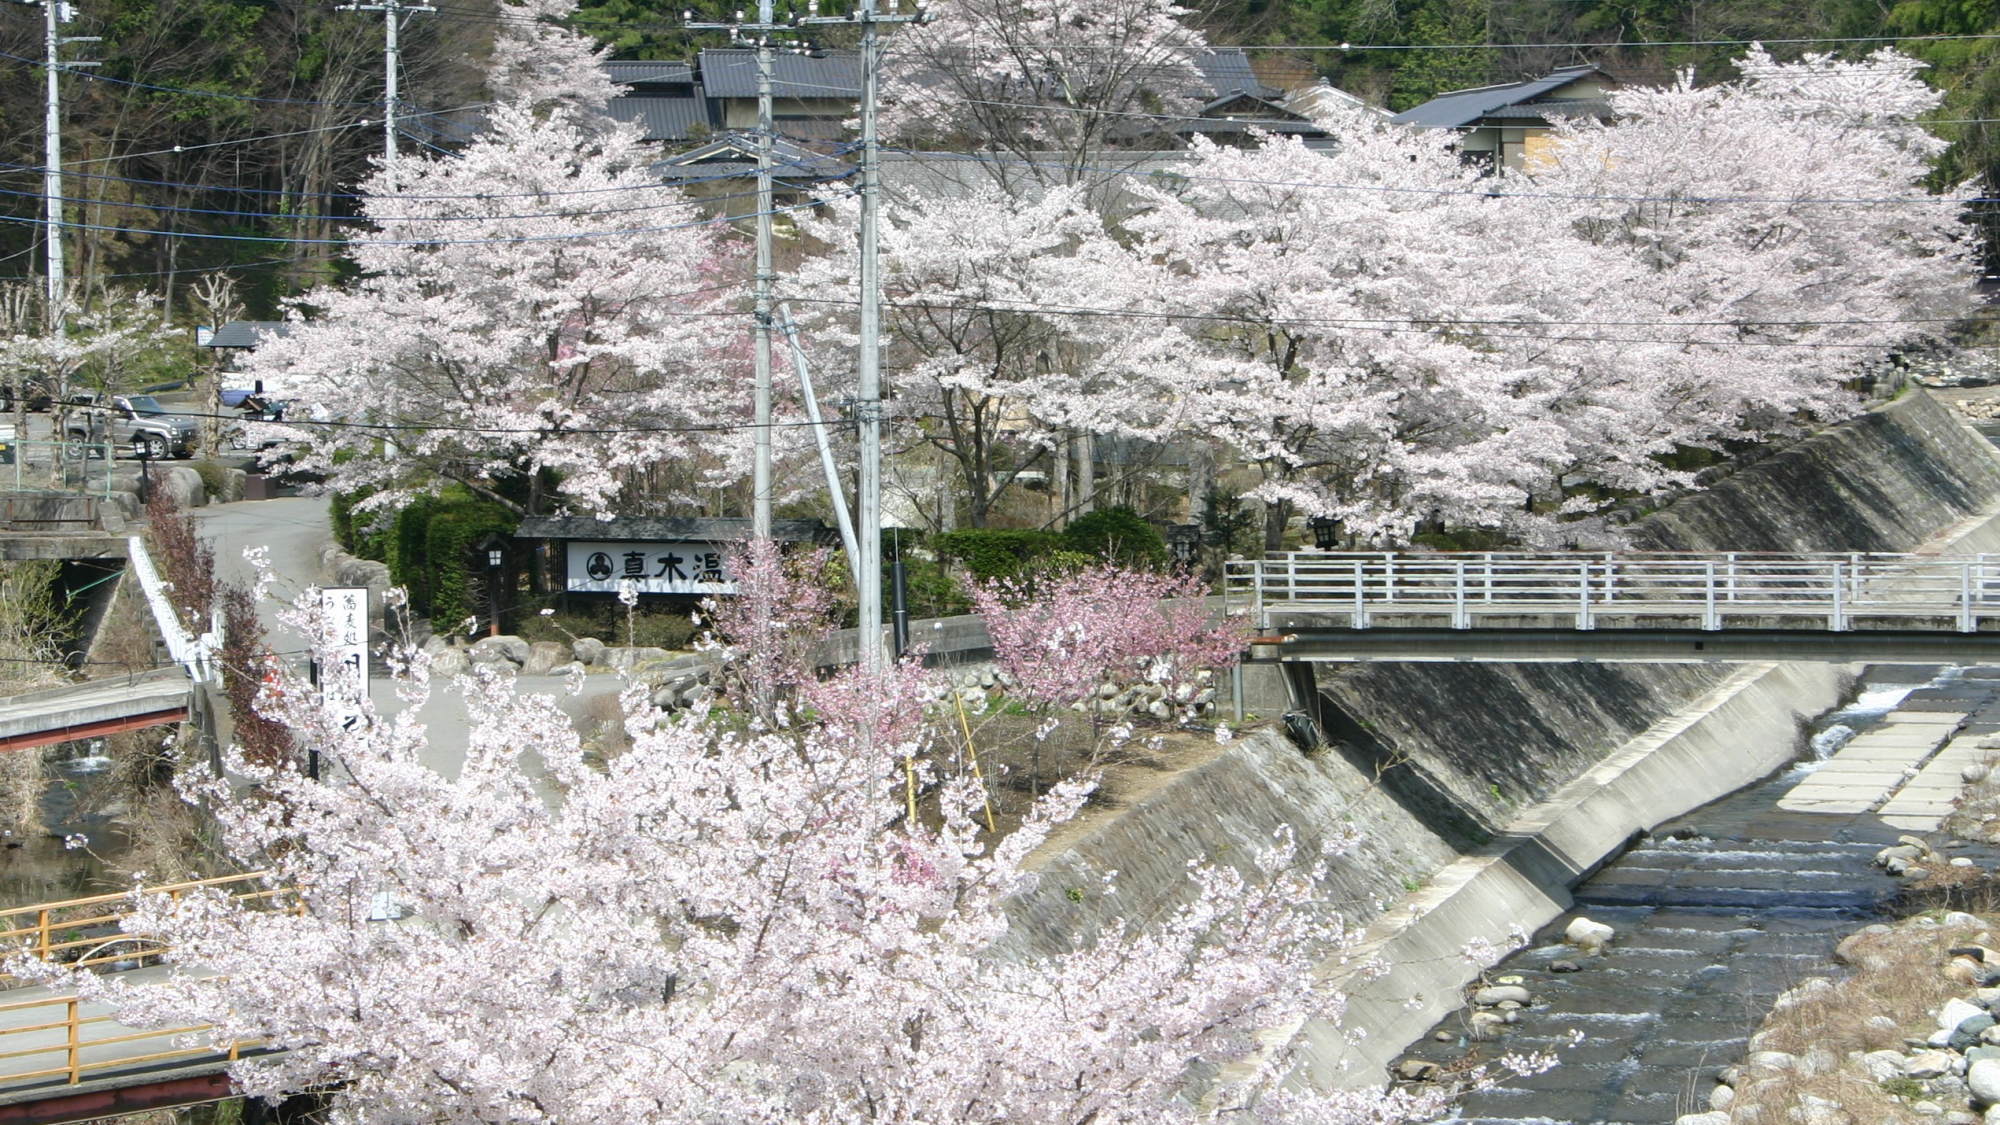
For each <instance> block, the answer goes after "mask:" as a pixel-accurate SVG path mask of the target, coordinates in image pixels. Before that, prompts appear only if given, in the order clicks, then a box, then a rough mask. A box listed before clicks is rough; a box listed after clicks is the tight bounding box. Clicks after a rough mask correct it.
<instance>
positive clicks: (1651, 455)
mask: <svg viewBox="0 0 2000 1125" xmlns="http://www.w3.org/2000/svg"><path fill="white" fill-rule="evenodd" d="M1744 67H1745V71H1746V75H1747V76H1746V78H1745V79H1744V80H1743V81H1741V82H1738V83H1731V84H1727V85H1724V86H1720V87H1714V88H1709V89H1702V90H1696V89H1693V88H1691V87H1689V86H1687V85H1685V84H1683V85H1682V86H1681V87H1678V88H1675V89H1671V90H1661V91H1627V92H1623V93H1620V94H1618V95H1616V97H1615V101H1614V105H1615V108H1616V109H1617V110H1618V111H1619V114H1620V117H1619V119H1617V120H1614V121H1612V122H1609V123H1598V122H1579V123H1575V124H1573V125H1571V126H1569V127H1567V128H1565V129H1564V130H1563V131H1562V133H1561V135H1560V137H1559V138H1558V139H1557V140H1556V141H1555V142H1554V143H1553V145H1552V146H1551V148H1550V149H1549V150H1548V151H1547V152H1546V153H1545V154H1544V155H1543V156H1542V157H1541V158H1540V159H1538V160H1537V161H1535V162H1534V163H1533V164H1532V166H1531V167H1530V169H1529V170H1528V174H1526V175H1521V176H1513V175H1510V176H1507V177H1503V178H1498V179H1489V178H1483V177H1481V176H1480V175H1479V174H1478V172H1477V171H1476V170H1475V169H1472V168H1469V167H1467V166H1464V165H1463V164H1461V163H1460V162H1459V161H1458V159H1457V157H1456V154H1455V153H1454V152H1453V151H1452V148H1451V139H1452V138H1451V135H1450V134H1449V133H1447V132H1443V131H1439V132H1432V133H1416V132H1410V131H1405V130H1401V129H1397V128H1394V127H1392V126H1388V125H1386V124H1384V123H1382V122H1380V121H1378V120H1374V119H1372V118H1369V117H1366V116H1363V115H1359V114H1337V115H1336V116H1335V117H1333V118H1331V119H1330V120H1329V121H1328V122H1327V124H1328V125H1329V126H1330V127H1331V128H1332V129H1333V131H1334V133H1335V134H1336V140H1337V144H1336V147H1335V148H1334V149H1333V150H1332V151H1319V150H1314V149H1308V148H1306V147H1305V146H1304V145H1302V144H1300V143H1298V142H1296V141H1292V140H1284V139H1275V138H1274V139H1272V140H1270V141H1268V142H1267V143H1266V144H1265V145H1264V146H1263V147H1261V148H1258V149H1254V150H1237V149H1224V148H1220V147H1217V146H1213V145H1209V144H1206V143H1203V142H1197V143H1196V144H1195V146H1194V153H1193V157H1194V159H1193V161H1192V162H1191V164H1190V165H1189V167H1187V168H1186V169H1185V170H1184V177H1183V178H1182V179H1181V180H1177V181H1175V182H1174V183H1171V184H1165V185H1149V186H1147V187H1145V188H1143V189H1140V190H1141V191H1142V192H1143V193H1144V194H1146V195H1147V196H1148V197H1149V198H1150V201H1151V203H1152V207H1151V209H1150V210H1149V211H1147V212H1146V213H1144V214H1142V215H1139V216H1137V217H1135V218H1133V219H1131V220H1130V221H1129V222H1128V223H1127V226H1128V227H1129V229H1131V230H1132V231H1134V232H1135V233H1136V234H1137V235H1138V236H1139V238H1140V242H1139V245H1138V247H1137V250H1138V253H1139V254H1140V255H1141V256H1142V257H1143V258H1144V259H1145V260H1146V261H1147V263H1148V264H1149V265H1150V266H1151V267H1152V268H1153V269H1154V270H1156V271H1157V272H1156V273H1155V274H1154V277H1155V279H1156V280H1155V282H1154V284H1155V286H1156V288H1157V290H1158V292H1159V293H1160V294H1161V298H1162V299H1161V300H1160V302H1159V303H1158V305H1157V310H1158V313H1159V315H1161V316H1162V317H1164V318H1166V319H1168V320H1175V321H1178V323H1179V326H1180V331H1181V332H1182V333H1184V334H1185V336H1186V338H1187V339H1188V340H1189V341H1190V342H1191V343H1193V344H1195V345H1198V347H1199V348H1200V350H1201V352H1202V353H1204V355H1205V358H1204V360H1203V361H1202V362H1199V363H1197V364H1193V365H1191V366H1190V368H1189V370H1190V372H1191V375H1192V377H1191V378H1188V379H1187V380H1186V381H1185V390H1184V392H1183V402H1184V406H1185V410H1186V418H1187V420H1188V421H1190V422H1191V423H1192V425H1193V427H1194V429H1195V430H1196V431H1197V432H1201V433H1209V434H1213V435H1215V436H1216V437H1217V438H1219V439H1221V440H1222V441H1223V442H1224V443H1226V445H1227V446H1228V447H1229V448H1230V449H1231V450H1232V451H1233V452H1235V453H1236V454H1237V456H1239V457H1240V458H1241V459H1242V460H1244V461H1245V462H1247V463H1249V464H1251V465H1253V466H1255V467H1256V468H1257V469H1258V470H1259V471H1260V472H1261V474H1262V476H1263V481H1262V484H1261V486H1260V487H1259V488H1257V489H1256V491H1255V495H1257V496H1259V497H1260V498H1261V499H1263V500H1265V501H1266V515H1267V519H1266V527H1265V531H1266V545H1267V547H1269V548H1272V549H1275V548H1276V547H1277V546H1278V545H1279V538H1280V535H1281V533H1282V530H1283V527H1284V524H1285V521H1286V520H1287V519H1288V518H1289V516H1290V515H1291V514H1292V513H1293V512H1295V511H1302V512H1304V513H1305V514H1308V515H1324V516H1331V517H1334V518H1337V519H1340V520H1342V521H1344V522H1345V524H1346V525H1347V528H1348V529H1349V530H1350V531H1351V532H1354V533H1356V534H1359V535H1362V536H1369V537H1372V536H1383V537H1387V538H1390V539H1400V538H1405V537H1407V536H1408V535H1409V534H1410V533H1411V531H1412V530H1413V528H1414V527H1415V526H1416V525H1417V524H1418V523H1419V522H1421V521H1425V520H1441V521H1446V522H1450V523H1455V524H1460V525H1470V526H1481V527H1489V528H1497V529H1500V530H1502V531H1505V532H1507V533H1509V534H1512V535H1515V536H1517V537H1520V538H1522V539H1525V540H1527V541H1530V542H1564V541H1574V540H1576V539H1578V538H1588V537H1591V536H1593V535H1597V534H1601V533H1602V528H1601V525H1600V524H1598V523H1595V522H1592V521H1591V520H1590V519H1589V518H1588V517H1591V516H1592V515H1593V513H1596V512H1598V511H1599V510H1601V508H1602V506H1603V505H1604V504H1606V503H1607V502H1608V501H1607V499H1606V498H1607V497H1615V496H1618V495H1634V494H1646V493H1649V492H1653V491H1657V490H1660V489H1663V488H1667V487H1673V486H1684V485H1687V484H1689V483H1691V480H1690V477H1689V474H1687V473H1686V472H1681V471H1676V470H1674V469H1673V468H1672V467H1671V462H1670V461H1669V459H1668V455H1670V454H1674V453H1676V452H1677V451H1680V450H1683V449H1685V448H1687V447H1704V446H1706V447H1713V446H1718V445H1720V444H1722V443H1724V442H1728V441H1732V440H1748V439H1757V438H1761V437H1764V436H1767V435H1770V434H1773V433H1777V432H1783V431H1786V430H1790V429H1795V428H1797V427H1799V426H1801V425H1805V424H1810V423H1811V422H1812V421H1815V420H1830V419H1836V418H1838V417H1841V416H1843V415H1844V414H1846V413H1849V412H1851V411H1852V410H1854V409H1855V408H1856V405H1857V402H1856V399H1855V397H1854V396H1853V395H1852V394H1851V393H1849V392H1848V391H1847V390H1845V389H1844V387H1843V383H1844V382H1845V381H1847V380H1849V379H1851V378H1853V377H1854V374H1855V372H1856V371H1857V370H1858V369H1859V366H1860V365H1861V364H1862V363H1864V362H1866V361H1871V360H1876V359H1879V358H1880V357H1882V356H1883V355H1885V354H1887V353H1888V352H1889V351H1890V350H1891V349H1894V348H1898V347H1904V346H1909V345H1911V344H1915V343H1920V342H1923V341H1926V340H1930V339H1934V338H1935V337H1937V336H1938V335H1939V334H1940V333H1941V332H1942V331H1943V330H1944V329H1945V328H1946V327H1947V326H1948V324H1949V322H1950V320H1951V319H1952V318H1953V317H1954V316H1956V315H1958V314H1959V313H1961V312H1962V311H1963V310H1964V309H1965V308H1966V302H1967V301H1968V300H1969V297H1970V293H1971V290H1970V284H1969V282H1970V278H1969V274H1968V273H1967V260H1966V257H1965V251H1966V249H1967V248H1968V245H1969V243H1968V240H1967V238H1966V236H1965V231H1964V229H1963V227H1962V225H1961V223H1960V221H1959V219H1958V216H1957V213H1956V211H1957V201H1955V200H1952V199H1945V198H1939V197H1936V196H1931V195H1928V194H1927V193H1926V192H1925V191H1924V189H1923V188H1922V186H1921V178H1922V176H1923V174H1924V171H1925V169H1926V166H1927V159H1928V157H1930V156H1931V155H1934V154H1935V152H1936V150H1937V143H1936V142H1935V141H1933V140H1930V139H1929V138H1927V137H1926V136H1925V135H1924V134H1923V133H1922V132H1921V130H1919V129H1918V128H1917V127H1916V126H1915V125H1914V124H1913V122H1912V115H1914V114H1916V113H1919V112H1921V111H1922V110H1923V109H1924V108H1925V107H1926V106H1928V105H1930V104H1932V101H1933V99H1934V95H1931V94H1929V93H1927V92H1925V91H1924V90H1923V88H1922V87H1921V85H1920V84H1919V83H1917V82H1916V80H1915V79H1914V77H1912V75H1911V70H1912V67H1913V64H1911V63H1910V62H1909V61H1908V60H1907V59H1902V58H1900V56H1895V55H1893V53H1881V54H1878V55H1876V56H1873V57H1871V58H1870V59H1869V60H1867V61H1865V62H1860V63H1850V64H1838V65H1835V64H1834V63H1832V62H1831V60H1824V59H1822V60H1809V61H1808V62H1805V63H1801V64H1799V66H1798V67H1783V66H1777V65H1775V64H1772V63H1771V62H1770V61H1769V59H1768V58H1767V57H1765V56H1762V55H1761V54H1759V53H1753V54H1752V55H1751V56H1749V57H1748V58H1747V59H1746V60H1745V63H1744ZM1800 68H1804V69H1800ZM1822 79H1825V80H1824V81H1823V80H1822Z"/></svg>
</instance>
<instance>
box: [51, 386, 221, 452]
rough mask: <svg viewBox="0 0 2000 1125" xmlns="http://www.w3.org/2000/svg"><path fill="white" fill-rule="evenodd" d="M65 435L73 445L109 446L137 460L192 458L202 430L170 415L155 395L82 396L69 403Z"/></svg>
mask: <svg viewBox="0 0 2000 1125" xmlns="http://www.w3.org/2000/svg"><path fill="white" fill-rule="evenodd" d="M70 404H71V405H70V415H69V421H68V422H67V423H65V425H64V430H63V432H64V434H66V435H67V436H68V438H69V440H71V441H82V442H91V443H101V442H107V441H108V442H110V443H111V444H112V445H113V446H115V447H117V448H118V449H120V450H123V451H129V452H130V453H131V455H132V456H134V457H145V458H152V459H162V458H166V457H192V456H194V451H195V447H196V445H198V444H199V442H200V427H198V426H197V425H196V424H195V420H194V419H192V418H189V417H186V416H185V415H180V414H169V413H167V409H166V407H164V406H161V405H160V403H159V400H157V399H155V398H154V397H153V396H152V395H99V394H80V395H76V396H73V397H72V398H71V399H70Z"/></svg>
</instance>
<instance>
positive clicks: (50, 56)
mask: <svg viewBox="0 0 2000 1125" xmlns="http://www.w3.org/2000/svg"><path fill="white" fill-rule="evenodd" d="M21 2H22V3H28V4H32V3H35V2H36V0H21ZM40 3H41V7H42V72H43V77H44V78H45V79H46V80H47V83H46V86H45V87H44V90H45V93H44V100H43V106H42V217H43V219H44V220H45V223H44V226H43V228H42V245H43V248H44V249H45V250H46V251H47V262H48V269H47V274H48V276H47V278H46V279H45V280H46V281H47V284H48V288H47V290H46V296H47V298H48V311H47V314H46V317H45V327H46V330H47V331H48V332H49V333H51V334H53V333H55V332H58V331H60V330H61V329H62V324H63V316H64V313H65V311H66V310H65V309H64V307H63V305H64V300H65V296H66V292H65V290H66V283H67V280H68V279H67V277H66V273H65V269H64V266H63V240H62V227H63V182H62V82H61V76H62V72H63V70H64V69H65V67H67V68H70V69H78V70H80V69H82V68H84V67H92V66H96V65H97V64H96V63H94V62H72V63H64V62H63V60H62V49H63V45H64V44H66V43H95V42H97V41H98V37H97V36H95V35H64V34H63V33H62V25H63V24H66V23H68V22H69V21H71V20H73V19H75V18H76V7H75V5H73V4H70V3H68V2H67V0H40ZM21 392H22V396H23V397H26V388H21Z"/></svg>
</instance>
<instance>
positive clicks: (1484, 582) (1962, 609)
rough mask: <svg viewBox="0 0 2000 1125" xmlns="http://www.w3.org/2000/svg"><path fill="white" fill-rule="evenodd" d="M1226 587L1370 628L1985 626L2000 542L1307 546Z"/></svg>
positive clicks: (1256, 562)
mask: <svg viewBox="0 0 2000 1125" xmlns="http://www.w3.org/2000/svg"><path fill="white" fill-rule="evenodd" d="M1224 597H1225V600H1226V603H1227V604H1228V605H1229V606H1230V607H1231V608H1235V607H1240V606H1247V607H1248V609H1249V611H1250V612H1251V614H1253V615H1254V617H1255V619H1256V620H1257V621H1258V622H1260V623H1267V622H1268V621H1269V620H1270V614H1271V613H1273V612H1298V613H1311V614H1315V615H1320V616H1333V617H1335V618H1336V619H1341V618H1344V619H1345V621H1346V623H1347V625H1348V626H1350V627H1352V628H1356V629H1366V628H1369V627H1370V626H1371V625H1378V624H1382V623H1383V620H1382V619H1384V618H1389V617H1394V618H1395V619H1396V621H1395V623H1396V624H1399V625H1410V624H1423V623H1429V622H1431V621H1436V622H1439V623H1446V622H1448V623H1449V625H1450V627H1451V628H1454V629H1472V628H1478V627H1482V625H1483V626H1484V627H1495V628H1504V627H1506V626H1507V625H1509V624H1522V622H1505V621H1498V620H1486V621H1483V622H1482V619H1494V618H1521V617H1532V618H1535V619H1538V620H1536V621H1534V622H1532V623H1533V624H1541V623H1543V622H1542V621H1541V620H1540V619H1546V618H1548V617H1550V616H1552V615H1553V616H1557V617H1562V618H1570V619H1572V620H1573V621H1574V627H1575V628H1577V629H1592V628H1595V627H1596V625H1597V621H1598V619H1599V618H1600V617H1616V618H1618V619H1619V624H1620V625H1621V626H1625V625H1628V624H1629V625H1631V626H1634V627H1644V626H1646V625H1664V624H1667V623H1668V622H1667V621H1666V620H1655V619H1671V620H1672V622H1673V623H1675V624H1677V625H1683V626H1685V625H1693V626H1694V627H1697V628H1700V629H1705V630H1721V629H1725V628H1729V627H1731V626H1732V624H1734V625H1747V624H1750V623H1751V622H1750V621H1749V620H1748V619H1751V618H1758V619H1762V620H1760V621H1758V622H1757V624H1759V625H1761V626H1763V627H1770V625H1771V622H1770V620H1769V619H1771V618H1796V619H1799V620H1798V622H1797V623H1796V624H1795V625H1792V627H1797V628H1809V629H1820V628H1824V629H1827V630H1831V631H1834V632H1844V631H1847V630H1849V629H1852V628H1853V627H1854V621H1855V619H1856V618H1869V619H1871V624H1872V622H1873V619H1879V618H1892V619H1893V618H1901V619H1911V620H1910V621H1909V624H1910V625H1911V626H1913V627H1920V628H1929V629H1936V628H1939V627H1940V626H1941V625H1943V626H1944V627H1947V628H1955V629H1956V630H1957V631H1959V632H1961V633H1975V632H1978V631H1979V629H1980V622H1981V621H1982V620H1989V619H2000V555H1962V556H1954V557H1941V556H1921V555H1893V554H1823V555H1811V554H1798V555H1791V554H1749V553H1727V554H1641V553H1631V554H1624V553H1610V554H1586V553H1574V552H1565V553H1552V554H1531V553H1506V552H1478V553H1472V552H1467V553H1435V554H1394V553H1341V552H1321V551H1312V552H1306V551H1300V552H1293V553H1289V554H1274V555H1269V556H1267V557H1265V558H1262V559H1249V560H1239V561H1235V562H1231V563H1229V564H1227V568H1226V571H1225V579H1224ZM1732 619H1734V620H1733V621H1732ZM1915 619H1923V620H1922V621H1921V622H1918V621H1917V620H1915ZM1939 619H1943V620H1939ZM1788 624H1789V623H1788Z"/></svg>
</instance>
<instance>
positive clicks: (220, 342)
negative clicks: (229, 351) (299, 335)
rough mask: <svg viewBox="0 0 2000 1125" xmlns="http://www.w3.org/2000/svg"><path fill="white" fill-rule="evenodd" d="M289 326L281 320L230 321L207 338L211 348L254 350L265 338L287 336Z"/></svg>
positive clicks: (290, 329)
mask: <svg viewBox="0 0 2000 1125" xmlns="http://www.w3.org/2000/svg"><path fill="white" fill-rule="evenodd" d="M291 334H292V328H291V325H289V324H286V323H285V322H284V321H282V320H232V321H230V322H229V323H228V324H225V325H223V326H222V327H220V328H218V329H216V330H215V334H214V335H212V336H210V337H209V338H208V346H209V347H211V348H254V347H256V346H257V345H258V344H259V343H261V342H262V340H263V337H265V336H289V335H291Z"/></svg>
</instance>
